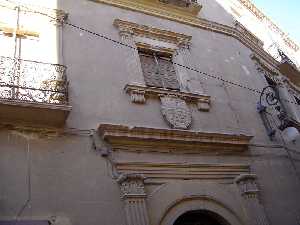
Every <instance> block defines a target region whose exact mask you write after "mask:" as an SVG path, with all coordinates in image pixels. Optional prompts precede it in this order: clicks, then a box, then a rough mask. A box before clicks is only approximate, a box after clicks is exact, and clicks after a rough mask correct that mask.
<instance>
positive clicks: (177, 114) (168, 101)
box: [160, 96, 192, 129]
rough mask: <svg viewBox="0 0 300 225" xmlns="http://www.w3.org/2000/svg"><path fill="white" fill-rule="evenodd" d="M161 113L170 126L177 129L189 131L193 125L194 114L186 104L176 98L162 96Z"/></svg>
mask: <svg viewBox="0 0 300 225" xmlns="http://www.w3.org/2000/svg"><path fill="white" fill-rule="evenodd" d="M160 100H161V112H162V114H163V116H164V118H165V120H166V121H167V122H168V124H169V125H170V126H171V127H172V128H175V129H188V128H189V127H190V125H191V124H192V113H191V111H190V109H189V107H188V106H187V104H186V102H185V101H184V100H182V99H180V98H178V97H176V96H162V97H160Z"/></svg>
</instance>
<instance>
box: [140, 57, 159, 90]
mask: <svg viewBox="0 0 300 225" xmlns="http://www.w3.org/2000/svg"><path fill="white" fill-rule="evenodd" d="M140 60H141V65H142V71H143V74H144V79H145V83H146V85H147V86H152V87H163V83H162V79H161V75H160V74H159V70H158V69H159V68H158V67H157V64H156V61H155V59H154V56H151V55H142V54H140Z"/></svg>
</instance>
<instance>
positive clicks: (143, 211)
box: [118, 174, 149, 225]
mask: <svg viewBox="0 0 300 225" xmlns="http://www.w3.org/2000/svg"><path fill="white" fill-rule="evenodd" d="M144 179H145V177H144V176H143V175H140V174H126V175H121V176H120V177H119V179H118V183H119V185H120V189H121V198H122V200H123V201H124V209H125V215H126V222H127V225H149V218H148V212H147V206H146V198H147V195H146V192H145V188H144Z"/></svg>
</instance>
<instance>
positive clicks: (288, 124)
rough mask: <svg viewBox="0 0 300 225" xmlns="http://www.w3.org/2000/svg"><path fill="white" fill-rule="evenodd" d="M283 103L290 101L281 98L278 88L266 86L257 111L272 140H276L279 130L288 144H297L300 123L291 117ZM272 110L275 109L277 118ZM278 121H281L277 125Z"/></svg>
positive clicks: (299, 134)
mask: <svg viewBox="0 0 300 225" xmlns="http://www.w3.org/2000/svg"><path fill="white" fill-rule="evenodd" d="M282 101H288V100H287V99H281V98H280V94H279V91H278V88H277V86H275V85H274V86H273V85H270V86H266V87H265V88H263V90H262V92H261V94H260V99H259V102H258V103H257V110H258V112H259V114H260V116H261V118H262V121H263V123H264V126H265V127H266V130H267V133H268V136H269V137H270V139H271V140H273V139H274V137H275V134H276V131H277V129H279V130H280V131H282V133H283V135H284V136H285V139H286V140H287V141H288V142H295V141H296V139H297V138H299V137H300V123H299V122H298V121H296V120H295V119H293V118H292V117H291V116H290V115H289V113H288V111H287V110H286V109H285V107H284V104H282ZM270 108H272V109H274V111H275V112H276V117H277V118H274V117H273V114H272V112H271V111H270V110H268V109H270ZM276 120H277V121H279V124H277V123H276Z"/></svg>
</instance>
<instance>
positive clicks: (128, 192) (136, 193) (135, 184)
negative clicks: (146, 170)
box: [118, 174, 146, 199]
mask: <svg viewBox="0 0 300 225" xmlns="http://www.w3.org/2000/svg"><path fill="white" fill-rule="evenodd" d="M144 179H145V177H144V176H143V175H141V174H126V175H121V176H120V177H119V179H118V183H119V184H120V189H121V197H122V198H123V199H124V198H136V197H141V198H145V197H146V193H145V188H144Z"/></svg>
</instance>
